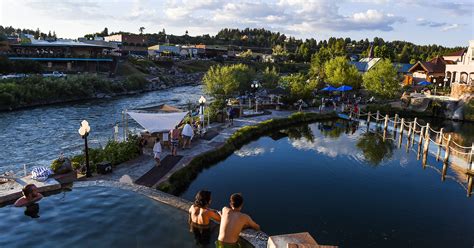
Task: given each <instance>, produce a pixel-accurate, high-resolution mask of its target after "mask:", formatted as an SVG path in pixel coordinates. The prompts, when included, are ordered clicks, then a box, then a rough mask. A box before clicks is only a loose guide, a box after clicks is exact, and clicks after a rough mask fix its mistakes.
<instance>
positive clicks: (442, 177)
mask: <svg viewBox="0 0 474 248" xmlns="http://www.w3.org/2000/svg"><path fill="white" fill-rule="evenodd" d="M447 171H448V164H446V163H444V164H443V170H442V171H441V181H442V182H444V180H445V179H446V172H447Z"/></svg>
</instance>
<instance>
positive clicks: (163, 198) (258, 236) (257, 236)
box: [73, 180, 268, 248]
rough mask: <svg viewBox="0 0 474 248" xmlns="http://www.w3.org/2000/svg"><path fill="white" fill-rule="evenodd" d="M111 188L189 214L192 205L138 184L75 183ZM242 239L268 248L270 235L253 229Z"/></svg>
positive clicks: (80, 186) (257, 247)
mask: <svg viewBox="0 0 474 248" xmlns="http://www.w3.org/2000/svg"><path fill="white" fill-rule="evenodd" d="M94 186H98V187H111V188H119V189H123V190H128V191H133V192H135V193H138V194H141V195H144V196H146V197H148V198H150V199H152V200H155V201H158V202H161V203H164V204H166V205H169V206H172V207H174V208H177V209H179V210H182V211H184V212H185V213H187V212H188V209H189V207H190V206H191V205H192V203H191V202H190V201H187V200H185V199H183V198H180V197H177V196H174V195H171V194H168V193H165V192H162V191H159V190H155V189H152V188H149V187H146V186H141V185H136V184H126V183H121V182H117V181H107V180H98V181H78V182H74V184H73V187H78V188H83V187H94ZM240 237H241V238H243V239H245V240H246V241H247V242H249V243H250V244H252V245H253V246H254V247H255V248H266V247H267V240H268V235H267V234H266V233H264V232H262V231H255V230H252V229H246V230H243V231H242V232H241V233H240Z"/></svg>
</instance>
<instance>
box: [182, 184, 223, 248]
mask: <svg viewBox="0 0 474 248" xmlns="http://www.w3.org/2000/svg"><path fill="white" fill-rule="evenodd" d="M210 205H211V192H210V191H206V190H201V191H199V192H198V193H197V194H196V197H195V200H194V204H193V205H192V206H191V207H190V208H189V224H190V231H191V232H192V233H193V234H194V239H195V240H196V243H197V244H198V245H208V244H210V243H211V220H214V221H215V222H220V221H221V216H220V215H219V214H218V213H217V211H216V210H214V209H210V208H209V206H210Z"/></svg>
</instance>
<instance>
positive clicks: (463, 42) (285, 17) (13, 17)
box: [0, 0, 474, 46]
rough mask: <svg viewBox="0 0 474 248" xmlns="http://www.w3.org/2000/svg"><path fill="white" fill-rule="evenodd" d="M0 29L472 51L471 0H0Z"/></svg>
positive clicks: (473, 14)
mask: <svg viewBox="0 0 474 248" xmlns="http://www.w3.org/2000/svg"><path fill="white" fill-rule="evenodd" d="M0 25H4V26H5V25H6V26H10V25H11V26H14V27H21V28H31V29H36V28H40V29H41V30H42V31H48V30H55V31H56V33H57V34H58V36H60V37H65V38H77V37H80V36H83V35H84V34H87V33H93V32H98V31H101V30H103V29H104V27H108V29H109V31H128V32H138V28H139V27H141V26H143V27H145V32H158V31H161V30H162V29H163V28H165V29H166V32H167V33H173V34H184V33H185V31H186V30H188V31H189V34H190V35H199V34H211V35H215V34H216V33H217V31H218V30H220V29H221V28H225V27H228V28H245V27H251V28H267V29H271V30H273V31H279V32H283V33H285V34H288V35H291V36H295V37H298V38H311V37H312V38H315V39H316V40H321V39H327V38H329V37H331V36H335V37H350V38H352V39H357V40H358V39H364V38H369V39H372V38H373V37H376V36H377V37H382V38H384V39H385V40H406V41H410V42H414V43H416V44H439V45H446V46H467V42H468V40H470V39H471V40H472V39H474V1H472V0H453V1H436V0H432V1H430V0H339V1H338V0H251V1H250V0H235V1H232V0H231V1H224V0H95V1H92V0H0Z"/></svg>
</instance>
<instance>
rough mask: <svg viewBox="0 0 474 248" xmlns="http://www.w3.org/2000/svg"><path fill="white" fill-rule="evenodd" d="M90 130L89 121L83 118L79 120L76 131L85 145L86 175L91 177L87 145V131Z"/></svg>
mask: <svg viewBox="0 0 474 248" xmlns="http://www.w3.org/2000/svg"><path fill="white" fill-rule="evenodd" d="M90 131H91V127H90V126H89V122H87V121H86V120H83V121H82V122H81V127H80V128H79V130H78V132H79V134H80V135H81V137H82V138H83V139H84V147H85V155H86V177H91V176H92V172H91V170H90V168H89V148H88V147H87V136H89V132H90Z"/></svg>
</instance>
